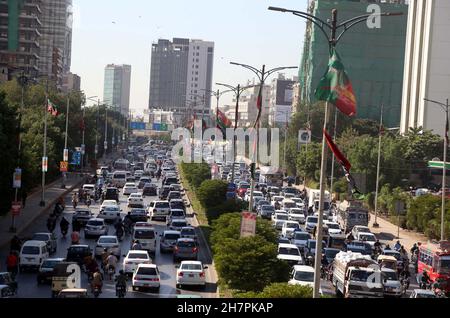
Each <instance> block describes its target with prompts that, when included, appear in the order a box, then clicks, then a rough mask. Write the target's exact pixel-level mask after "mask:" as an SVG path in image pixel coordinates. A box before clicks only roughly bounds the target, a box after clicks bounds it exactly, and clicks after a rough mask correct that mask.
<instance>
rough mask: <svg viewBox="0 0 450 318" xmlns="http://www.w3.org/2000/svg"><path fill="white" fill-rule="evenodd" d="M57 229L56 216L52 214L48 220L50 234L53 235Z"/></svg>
mask: <svg viewBox="0 0 450 318" xmlns="http://www.w3.org/2000/svg"><path fill="white" fill-rule="evenodd" d="M55 227H56V216H55V215H54V214H53V213H52V214H50V215H49V217H48V219H47V229H48V231H49V232H50V233H53V231H54V230H55Z"/></svg>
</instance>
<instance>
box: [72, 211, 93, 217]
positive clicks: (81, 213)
mask: <svg viewBox="0 0 450 318" xmlns="http://www.w3.org/2000/svg"><path fill="white" fill-rule="evenodd" d="M75 214H76V215H79V216H82V215H90V214H91V213H90V212H89V211H77V212H75Z"/></svg>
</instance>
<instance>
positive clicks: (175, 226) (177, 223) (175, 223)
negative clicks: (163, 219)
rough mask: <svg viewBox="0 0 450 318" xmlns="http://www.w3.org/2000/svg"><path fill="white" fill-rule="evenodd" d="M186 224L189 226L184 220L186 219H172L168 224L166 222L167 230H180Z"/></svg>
mask: <svg viewBox="0 0 450 318" xmlns="http://www.w3.org/2000/svg"><path fill="white" fill-rule="evenodd" d="M186 226H189V223H188V222H187V221H186V219H173V220H171V221H170V223H169V224H167V227H168V228H169V230H173V231H181V229H182V228H183V227H186Z"/></svg>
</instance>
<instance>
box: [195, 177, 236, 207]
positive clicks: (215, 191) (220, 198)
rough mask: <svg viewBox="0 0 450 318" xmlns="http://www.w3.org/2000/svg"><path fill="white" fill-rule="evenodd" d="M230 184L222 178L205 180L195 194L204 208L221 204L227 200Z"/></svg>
mask: <svg viewBox="0 0 450 318" xmlns="http://www.w3.org/2000/svg"><path fill="white" fill-rule="evenodd" d="M227 188H228V184H227V183H226V182H225V181H222V180H205V181H203V182H202V183H201V185H200V186H199V187H198V188H197V189H196V191H195V194H196V196H197V199H198V200H199V201H200V204H201V205H202V206H203V207H204V208H210V207H213V206H217V205H220V204H222V203H224V202H225V201H226V194H227Z"/></svg>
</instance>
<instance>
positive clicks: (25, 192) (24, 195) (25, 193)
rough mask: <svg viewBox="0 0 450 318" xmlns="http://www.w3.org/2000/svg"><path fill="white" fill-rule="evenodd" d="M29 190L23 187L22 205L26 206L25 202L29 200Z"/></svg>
mask: <svg viewBox="0 0 450 318" xmlns="http://www.w3.org/2000/svg"><path fill="white" fill-rule="evenodd" d="M27 196H28V193H27V190H26V189H25V188H22V207H23V208H24V207H25V203H26V202H27Z"/></svg>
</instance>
